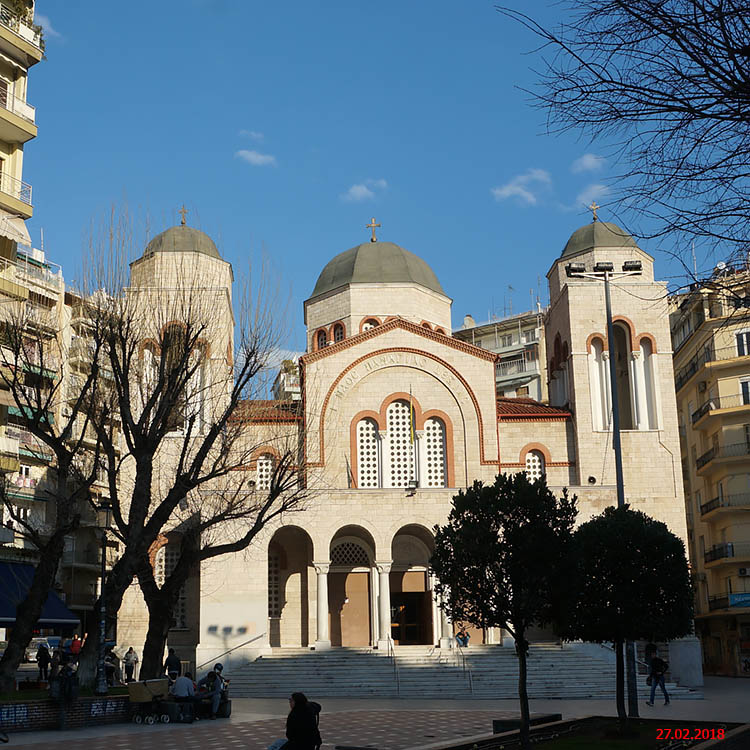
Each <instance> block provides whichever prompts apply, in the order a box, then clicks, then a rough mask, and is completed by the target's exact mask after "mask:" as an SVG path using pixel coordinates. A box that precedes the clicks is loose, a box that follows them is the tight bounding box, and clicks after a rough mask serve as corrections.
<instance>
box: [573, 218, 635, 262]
mask: <svg viewBox="0 0 750 750" xmlns="http://www.w3.org/2000/svg"><path fill="white" fill-rule="evenodd" d="M597 247H638V243H636V241H635V240H634V239H633V238H632V237H631V236H630V235H629V234H628V233H627V232H626V231H625V230H624V229H620V227H618V226H617V224H612V222H609V221H593V222H591V224H586V225H585V226H582V227H581V228H580V229H576V231H575V232H573V234H571V235H570V239H569V240H568V242H567V244H566V245H565V248H564V249H563V251H562V255H561V256H560V257H561V258H565V257H567V256H568V255H576V254H577V253H582V252H585V251H586V250H593V249H594V248H597Z"/></svg>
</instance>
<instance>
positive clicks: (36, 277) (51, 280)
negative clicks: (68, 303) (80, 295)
mask: <svg viewBox="0 0 750 750" xmlns="http://www.w3.org/2000/svg"><path fill="white" fill-rule="evenodd" d="M8 269H11V270H12V271H15V272H16V273H17V274H20V275H21V276H23V277H25V278H26V279H31V280H33V281H41V282H43V283H45V284H48V285H49V286H54V287H56V288H57V289H59V288H60V287H61V286H62V275H61V274H60V273H59V272H55V271H53V270H51V268H49V267H48V266H47V265H46V264H45V265H41V266H40V265H36V264H33V263H29V262H28V260H26V259H25V256H24V260H9V259H8V258H0V273H3V272H4V271H7V270H8Z"/></svg>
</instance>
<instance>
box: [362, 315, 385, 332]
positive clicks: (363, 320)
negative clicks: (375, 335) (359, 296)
mask: <svg viewBox="0 0 750 750" xmlns="http://www.w3.org/2000/svg"><path fill="white" fill-rule="evenodd" d="M368 320H374V321H375V322H376V323H377V324H378V325H379V326H382V325H383V321H382V320H381V319H380V318H379V317H378V316H377V315H365V317H364V318H362V320H360V321H359V332H360V333H362V332H363V331H364V325H365V323H367V321H368Z"/></svg>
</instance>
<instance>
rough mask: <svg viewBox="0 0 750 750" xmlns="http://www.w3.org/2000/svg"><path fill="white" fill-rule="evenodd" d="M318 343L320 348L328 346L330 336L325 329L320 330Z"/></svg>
mask: <svg viewBox="0 0 750 750" xmlns="http://www.w3.org/2000/svg"><path fill="white" fill-rule="evenodd" d="M316 343H317V347H318V349H325V348H326V345H327V344H328V336H327V334H326V332H325V331H318V335H317V340H316Z"/></svg>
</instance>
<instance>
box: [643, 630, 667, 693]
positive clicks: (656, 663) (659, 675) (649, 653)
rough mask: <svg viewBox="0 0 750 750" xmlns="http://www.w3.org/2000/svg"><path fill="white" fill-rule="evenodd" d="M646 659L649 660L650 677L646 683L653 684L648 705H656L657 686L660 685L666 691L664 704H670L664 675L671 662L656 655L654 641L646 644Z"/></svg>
mask: <svg viewBox="0 0 750 750" xmlns="http://www.w3.org/2000/svg"><path fill="white" fill-rule="evenodd" d="M646 661H647V662H648V677H647V678H646V684H647V685H650V686H651V698H650V700H647V701H646V705H647V706H653V705H654V698H655V697H656V687H657V686H659V687H661V691H662V693H664V705H665V706H668V705H669V693H668V692H667V688H666V687H665V685H664V675H665V674H666V672H667V670H668V669H669V664H667V662H665V661H664V659H660V658H659V657H658V656H657V655H656V646H655V645H654V644H653V643H649V644H648V646H646Z"/></svg>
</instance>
